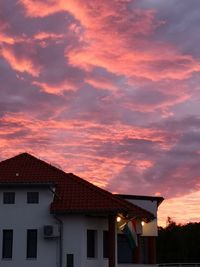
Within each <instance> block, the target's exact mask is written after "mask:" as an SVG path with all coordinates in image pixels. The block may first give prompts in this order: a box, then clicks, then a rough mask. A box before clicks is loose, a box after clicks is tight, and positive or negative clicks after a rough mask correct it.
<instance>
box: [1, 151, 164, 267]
mask: <svg viewBox="0 0 200 267" xmlns="http://www.w3.org/2000/svg"><path fill="white" fill-rule="evenodd" d="M162 200H163V198H161V197H142V196H130V195H113V194H111V193H110V192H108V191H105V190H103V189H101V188H99V187H97V186H94V185H93V184H91V183H89V182H87V181H85V180H83V179H81V178H80V177H77V176H76V175H74V174H72V173H65V172H64V171H62V170H60V169H58V168H56V167H54V166H52V165H50V164H48V163H46V162H44V161H42V160H40V159H38V158H36V157H34V156H32V155H30V154H28V153H22V154H20V155H17V156H15V157H12V158H9V159H7V160H4V161H2V162H0V214H1V215H0V253H1V254H2V255H1V259H0V261H1V263H0V266H3V267H8V266H9V267H29V266H30V267H31V266H34V267H57V266H58V267H117V266H121V267H123V263H124V264H126V266H133V265H132V264H134V263H137V264H141V263H147V264H154V263H155V255H154V254H155V244H154V241H155V236H156V235H157V232H156V227H157V224H156V212H157V206H158V205H159V204H160V203H161V202H162ZM141 223H142V224H144V226H142V224H141ZM129 224H131V226H132V229H131V228H130V227H129V226H130V225H129ZM125 230H129V234H130V233H131V235H130V236H128V233H126V231H125ZM130 230H131V231H132V232H130ZM128 237H129V238H128ZM145 237H148V238H147V242H146V243H145V242H144V241H145V240H146V239H145ZM131 241H133V242H134V243H131ZM142 242H143V243H144V244H143V243H142ZM133 244H134V245H135V246H134V247H133ZM122 252H123V253H122ZM145 253H147V254H148V255H150V256H148V257H146V256H145V255H146V254H145ZM118 255H120V257H119V256H118ZM152 255H153V256H152ZM127 263H129V264H130V265H127Z"/></svg>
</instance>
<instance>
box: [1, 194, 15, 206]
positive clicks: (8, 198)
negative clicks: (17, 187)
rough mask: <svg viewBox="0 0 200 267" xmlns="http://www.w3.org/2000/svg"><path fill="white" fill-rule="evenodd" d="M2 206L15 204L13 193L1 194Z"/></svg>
mask: <svg viewBox="0 0 200 267" xmlns="http://www.w3.org/2000/svg"><path fill="white" fill-rule="evenodd" d="M3 203H4V204H15V192H3Z"/></svg>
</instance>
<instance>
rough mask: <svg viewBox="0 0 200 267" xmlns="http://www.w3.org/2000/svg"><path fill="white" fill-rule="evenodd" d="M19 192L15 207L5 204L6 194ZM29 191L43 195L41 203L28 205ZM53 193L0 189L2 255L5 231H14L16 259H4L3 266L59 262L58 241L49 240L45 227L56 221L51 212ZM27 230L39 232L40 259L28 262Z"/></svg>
mask: <svg viewBox="0 0 200 267" xmlns="http://www.w3.org/2000/svg"><path fill="white" fill-rule="evenodd" d="M6 191H8V192H15V204H3V192H6ZM27 191H29V192H30V191H34V192H35V191H37V192H39V203H38V204H27ZM52 198H53V195H52V192H50V191H49V190H48V189H39V188H38V189H36V188H31V189H30V188H29V189H25V188H24V189H15V190H14V189H8V190H4V189H0V253H2V230H3V229H13V257H12V259H11V260H10V259H2V256H1V255H0V266H2V267H32V266H34V267H46V266H48V267H55V266H57V262H58V256H59V254H58V240H57V239H56V240H45V239H44V238H43V226H44V225H49V224H52V225H53V224H54V225H55V223H56V221H55V220H54V219H53V216H52V215H50V213H49V205H50V203H51V202H52ZM27 229H38V247H37V259H26V245H27V244H26V242H27Z"/></svg>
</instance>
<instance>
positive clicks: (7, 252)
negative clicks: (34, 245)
mask: <svg viewBox="0 0 200 267" xmlns="http://www.w3.org/2000/svg"><path fill="white" fill-rule="evenodd" d="M12 245H13V230H3V244H2V258H3V259H11V258H12Z"/></svg>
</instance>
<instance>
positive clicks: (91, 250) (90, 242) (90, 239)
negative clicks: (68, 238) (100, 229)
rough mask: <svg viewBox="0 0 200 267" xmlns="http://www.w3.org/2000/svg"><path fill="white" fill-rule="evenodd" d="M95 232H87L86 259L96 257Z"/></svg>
mask: <svg viewBox="0 0 200 267" xmlns="http://www.w3.org/2000/svg"><path fill="white" fill-rule="evenodd" d="M96 251H97V231H96V230H87V257H88V258H95V257H96V256H97V253H96Z"/></svg>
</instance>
